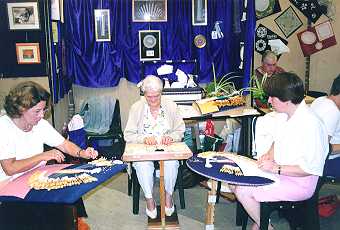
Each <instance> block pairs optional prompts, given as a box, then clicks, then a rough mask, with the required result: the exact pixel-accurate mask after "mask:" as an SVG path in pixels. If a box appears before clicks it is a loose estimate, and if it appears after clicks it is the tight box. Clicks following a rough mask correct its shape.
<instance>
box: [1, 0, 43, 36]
mask: <svg viewBox="0 0 340 230" xmlns="http://www.w3.org/2000/svg"><path fill="white" fill-rule="evenodd" d="M7 12H8V23H9V29H10V30H38V29H40V23H39V10H38V3H37V2H9V3H7Z"/></svg>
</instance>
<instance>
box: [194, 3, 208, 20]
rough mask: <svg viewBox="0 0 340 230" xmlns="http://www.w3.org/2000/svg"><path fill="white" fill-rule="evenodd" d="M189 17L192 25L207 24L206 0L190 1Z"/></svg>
mask: <svg viewBox="0 0 340 230" xmlns="http://www.w3.org/2000/svg"><path fill="white" fill-rule="evenodd" d="M191 5H192V7H191V19H192V25H193V26H206V25H208V10H207V0H192V1H191Z"/></svg>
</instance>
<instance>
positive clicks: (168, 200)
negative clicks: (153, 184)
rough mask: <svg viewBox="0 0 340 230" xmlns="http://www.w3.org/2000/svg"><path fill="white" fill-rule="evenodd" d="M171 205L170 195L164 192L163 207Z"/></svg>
mask: <svg viewBox="0 0 340 230" xmlns="http://www.w3.org/2000/svg"><path fill="white" fill-rule="evenodd" d="M172 205H173V201H172V195H170V194H169V193H167V192H165V207H167V208H171V207H172Z"/></svg>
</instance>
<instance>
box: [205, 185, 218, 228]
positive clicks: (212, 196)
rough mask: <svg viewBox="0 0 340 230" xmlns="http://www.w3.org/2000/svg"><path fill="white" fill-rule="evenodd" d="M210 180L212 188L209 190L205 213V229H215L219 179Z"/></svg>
mask: <svg viewBox="0 0 340 230" xmlns="http://www.w3.org/2000/svg"><path fill="white" fill-rule="evenodd" d="M210 182H211V190H210V191H208V197H207V209H206V213H205V230H212V229H214V217H215V216H214V215H215V203H216V188H217V181H215V180H210Z"/></svg>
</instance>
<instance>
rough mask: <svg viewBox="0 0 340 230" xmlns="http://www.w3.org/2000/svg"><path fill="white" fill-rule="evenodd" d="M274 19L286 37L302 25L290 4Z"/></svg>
mask: <svg viewBox="0 0 340 230" xmlns="http://www.w3.org/2000/svg"><path fill="white" fill-rule="evenodd" d="M274 21H275V23H276V25H277V26H278V27H279V28H280V30H281V31H282V33H283V34H284V35H285V36H286V38H288V37H289V36H290V35H292V34H293V33H294V32H295V31H296V30H297V29H299V28H300V27H301V26H302V22H301V20H300V18H299V17H298V15H297V14H296V13H295V11H294V9H293V7H292V6H290V7H288V8H287V9H286V10H285V11H283V12H282V14H280V15H279V16H278V17H277V18H275V20H274Z"/></svg>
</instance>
